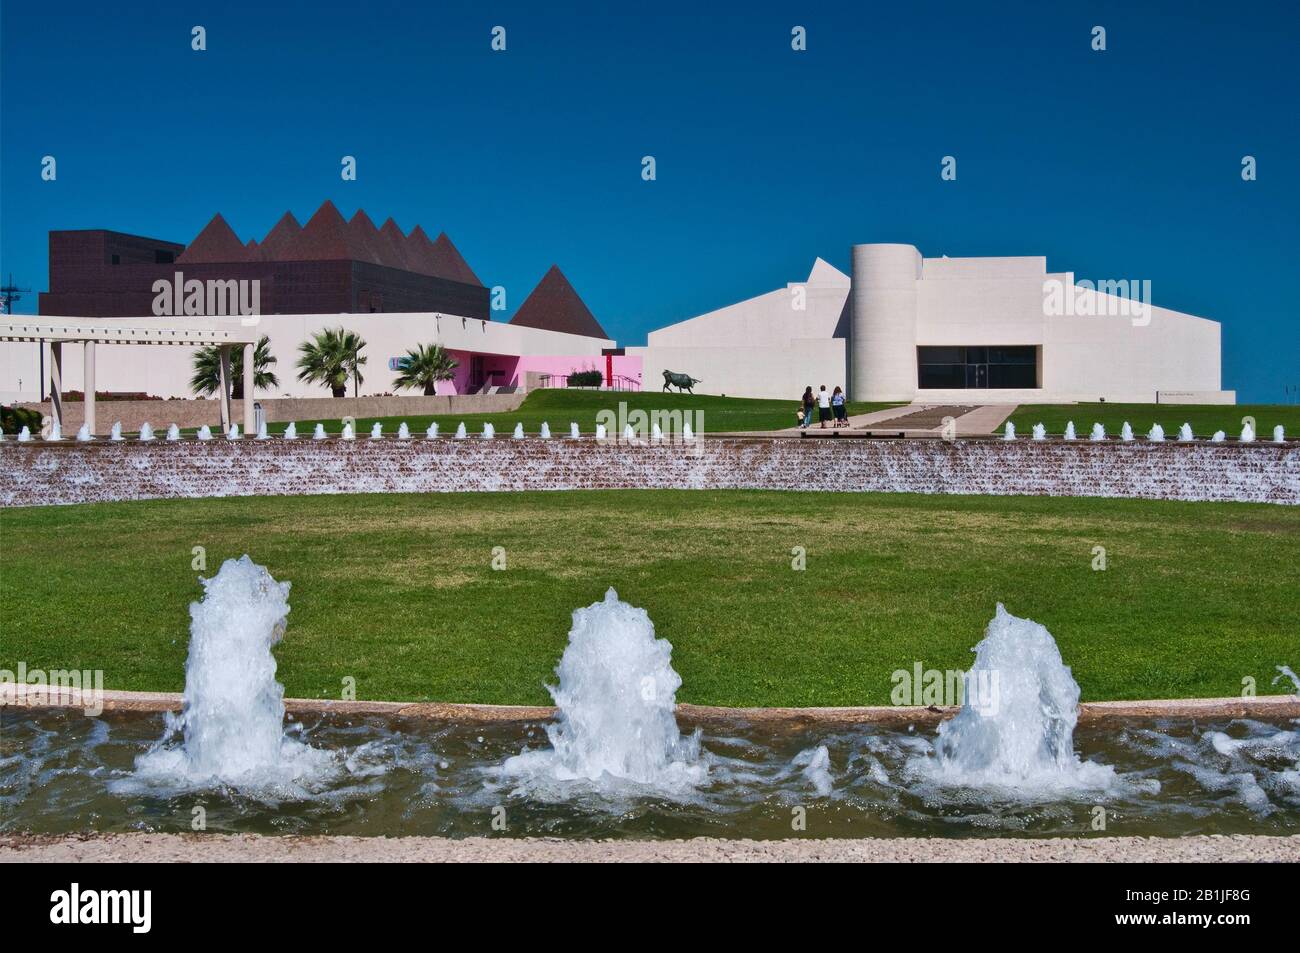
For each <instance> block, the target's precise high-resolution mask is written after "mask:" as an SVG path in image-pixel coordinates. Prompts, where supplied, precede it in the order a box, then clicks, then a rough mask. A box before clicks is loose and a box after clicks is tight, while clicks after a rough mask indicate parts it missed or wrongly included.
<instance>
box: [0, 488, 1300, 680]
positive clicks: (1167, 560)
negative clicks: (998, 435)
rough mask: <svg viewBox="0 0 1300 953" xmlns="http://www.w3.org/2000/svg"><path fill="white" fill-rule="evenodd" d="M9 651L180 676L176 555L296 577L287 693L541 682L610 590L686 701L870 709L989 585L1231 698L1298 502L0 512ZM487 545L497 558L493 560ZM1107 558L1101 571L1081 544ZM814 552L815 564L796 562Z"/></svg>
mask: <svg viewBox="0 0 1300 953" xmlns="http://www.w3.org/2000/svg"><path fill="white" fill-rule="evenodd" d="M0 541H2V544H0V668H6V669H10V670H12V669H14V668H15V667H16V665H17V663H18V662H19V661H25V662H26V663H27V665H28V666H29V667H30V668H46V669H50V668H74V667H75V668H92V669H94V668H101V669H103V670H104V671H105V680H106V684H107V686H108V687H110V688H117V689H152V690H173V691H175V690H179V689H180V688H181V687H182V685H183V666H184V661H185V653H186V646H187V640H188V615H187V604H188V603H189V602H190V601H191V600H193V599H195V598H197V596H198V595H199V591H200V589H199V585H198V582H197V579H196V576H197V575H198V574H197V573H196V572H195V571H193V570H192V569H191V559H192V558H193V557H192V555H191V550H192V548H193V547H195V546H203V547H205V548H206V551H207V559H208V569H207V572H206V573H204V575H211V574H212V573H214V572H215V571H216V569H217V568H218V567H219V565H220V563H221V561H222V560H224V559H227V558H230V557H235V556H239V555H240V554H242V553H245V552H247V553H249V554H251V555H252V556H253V558H254V559H255V560H256V561H258V562H260V563H263V564H265V565H267V566H268V567H269V568H270V570H271V572H272V573H273V574H274V575H275V576H276V577H277V578H279V579H287V580H290V581H291V582H292V584H293V589H292V592H291V594H290V602H291V603H292V606H293V611H292V613H291V615H290V617H289V628H288V634H287V636H286V637H285V639H284V641H283V643H282V644H281V646H280V647H279V649H278V650H277V655H278V658H279V677H280V679H281V680H282V681H283V682H284V684H285V687H286V689H287V691H288V694H289V695H291V696H305V697H338V695H339V691H340V685H341V680H342V679H343V678H344V677H345V676H352V677H354V678H355V679H356V680H357V687H358V695H359V697H361V698H370V699H412V700H444V701H461V702H466V701H476V702H495V703H540V702H546V701H547V700H548V696H547V694H546V693H545V691H544V690H543V688H542V683H543V682H544V681H546V680H548V679H550V678H552V669H553V668H554V666H555V664H556V662H557V661H558V659H559V656H560V653H561V652H562V651H563V649H564V645H565V642H566V637H567V632H568V628H569V622H570V613H571V612H572V610H573V609H574V608H575V607H577V606H582V605H587V604H590V603H592V602H594V601H596V600H598V599H599V598H601V596H602V594H603V593H604V591H605V588H606V587H607V586H611V585H612V586H615V587H616V588H617V589H618V591H619V593H620V594H621V595H622V596H623V597H624V598H626V599H627V600H629V601H630V602H632V603H633V604H635V605H638V606H643V607H645V608H646V609H647V610H648V611H649V613H650V616H651V618H652V619H653V620H654V621H655V624H656V626H657V628H658V632H659V634H660V635H661V636H663V637H666V638H667V639H669V640H670V641H671V642H672V643H673V646H674V652H673V659H674V664H675V665H676V667H677V669H678V670H679V671H680V672H681V674H682V676H683V678H684V679H685V684H684V686H683V688H682V690H681V693H680V696H679V697H680V699H681V700H683V701H688V702H696V703H702V704H720V705H854V704H882V703H887V702H888V697H889V690H890V688H891V682H890V674H891V673H892V672H893V671H894V670H896V669H910V668H911V667H912V665H913V663H914V662H916V661H920V662H922V663H923V664H924V666H925V667H927V668H929V667H933V668H940V669H948V668H966V667H968V666H969V664H970V662H971V658H972V656H971V654H970V651H969V649H970V648H971V647H972V646H973V645H974V644H975V643H976V642H977V641H978V640H979V639H980V637H981V634H982V631H983V629H984V626H985V625H986V624H987V622H988V620H989V618H990V617H991V616H992V614H993V608H994V604H995V603H996V602H997V601H999V600H1001V601H1003V602H1005V603H1006V605H1007V607H1008V609H1009V610H1010V611H1012V612H1014V613H1016V614H1019V615H1026V616H1029V617H1031V618H1034V619H1036V620H1038V621H1040V622H1042V623H1044V624H1045V625H1047V626H1048V628H1049V629H1050V630H1051V631H1052V633H1053V634H1054V635H1055V636H1056V639H1057V641H1058V642H1059V644H1060V646H1061V651H1062V654H1063V655H1064V658H1065V661H1066V663H1067V664H1069V665H1071V666H1073V669H1074V673H1075V677H1076V678H1077V679H1078V680H1079V682H1080V684H1081V685H1082V687H1083V696H1084V698H1085V699H1088V700H1097V699H1138V698H1161V697H1174V698H1178V697H1193V696H1228V695H1236V694H1239V693H1240V691H1241V686H1242V679H1243V678H1245V677H1247V676H1249V677H1253V678H1254V679H1256V681H1257V682H1258V686H1259V691H1260V693H1270V692H1279V691H1281V686H1279V687H1272V686H1271V685H1270V680H1271V678H1272V677H1273V676H1274V675H1275V674H1276V672H1275V666H1277V665H1281V664H1289V665H1290V666H1291V667H1292V668H1300V638H1298V637H1297V633H1300V601H1297V599H1296V588H1295V567H1296V566H1297V565H1300V509H1297V508H1290V507H1282V506H1266V505H1246V504H1212V503H1174V502H1151V501H1140V500H1101V499H1049V498H1029V497H1022V498H1017V497H952V496H913V495H902V494H884V495H876V494H817V493H777V492H711V491H682V492H677V491H611V492H567V493H519V494H454V495H444V494H429V495H373V496H333V497H328V496H317V497H278V498H277V497H269V498H251V499H212V500H184V501H153V502H142V503H120V504H103V505H86V506H67V507H44V508H31V509H7V510H0ZM496 546H502V547H505V549H506V553H507V568H506V569H505V570H504V571H494V570H493V569H492V568H491V567H490V561H491V558H492V549H493V547H496ZM1095 546H1104V547H1105V548H1106V551H1107V560H1108V568H1107V569H1106V570H1105V571H1103V572H1097V571H1094V570H1093V569H1092V568H1091V567H1092V562H1093V558H1094V556H1093V547H1095ZM793 547H804V548H805V549H806V552H807V567H808V568H807V570H806V571H803V572H796V571H794V570H793V569H792V568H791V550H792V548H793Z"/></svg>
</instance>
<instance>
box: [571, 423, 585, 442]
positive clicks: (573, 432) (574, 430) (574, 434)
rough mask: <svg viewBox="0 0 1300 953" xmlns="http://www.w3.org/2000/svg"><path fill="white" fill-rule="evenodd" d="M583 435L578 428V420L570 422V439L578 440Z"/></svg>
mask: <svg viewBox="0 0 1300 953" xmlns="http://www.w3.org/2000/svg"><path fill="white" fill-rule="evenodd" d="M581 435H582V434H581V431H579V430H578V424H577V421H574V422H573V423H570V424H569V439H570V440H577V439H578V437H580V436H581Z"/></svg>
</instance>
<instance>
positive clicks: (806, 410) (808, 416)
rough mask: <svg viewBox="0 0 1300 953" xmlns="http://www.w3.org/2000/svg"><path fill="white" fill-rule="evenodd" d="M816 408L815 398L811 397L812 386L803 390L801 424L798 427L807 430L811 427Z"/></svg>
mask: <svg viewBox="0 0 1300 953" xmlns="http://www.w3.org/2000/svg"><path fill="white" fill-rule="evenodd" d="M816 407H817V398H816V397H814V396H813V389H812V384H809V385H808V386H807V387H806V388H804V392H803V422H802V423H801V424H800V425H799V426H801V427H802V428H803V429H804V430H807V429H808V428H809V427H810V426H811V425H812V420H813V413H814V411H815V409H816Z"/></svg>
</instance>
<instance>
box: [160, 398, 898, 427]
mask: <svg viewBox="0 0 1300 953" xmlns="http://www.w3.org/2000/svg"><path fill="white" fill-rule="evenodd" d="M798 397H799V395H798V394H795V395H792V396H791V398H790V399H789V400H755V399H751V398H744V397H714V396H709V395H707V394H700V395H698V396H695V395H691V394H678V393H662V392H658V391H587V390H569V389H566V388H548V389H546V390H537V391H533V392H531V393H530V394H528V396H527V397H525V398H524V402H523V403H522V404H521V405H520V406H519V408H518V409H517V410H512V411H509V412H507V413H504V414H439V415H434V416H417V415H409V416H406V417H379V418H375V417H358V418H357V424H356V433H357V434H358V435H364V434H366V433H369V432H370V428H371V427H372V426H373V425H374V423H375V421H376V420H379V422H380V423H381V424H383V427H384V433H385V434H388V435H390V436H391V435H392V434H394V433H396V432H397V427H398V425H399V424H401V423H402V422H403V421H405V422H406V424H407V426H408V427H410V428H411V432H412V433H414V434H417V435H418V434H422V433H424V431H425V430H427V429H428V427H429V424H430V423H431V422H432V421H435V420H436V421H437V422H438V429H439V431H440V432H442V433H443V434H450V433H452V432H454V431H455V429H456V425H457V424H459V423H462V422H463V423H464V424H465V427H466V429H468V430H469V432H470V433H477V432H479V431H481V430H482V429H483V424H484V423H487V422H490V423H491V424H492V426H493V427H495V428H496V430H497V433H499V434H501V435H502V436H505V435H506V434H508V433H509V432H510V431H512V430H514V427H515V424H517V423H522V424H523V425H524V429H525V430H526V431H527V432H528V433H530V434H535V433H537V432H538V431H539V430H540V429H541V426H542V422H543V421H546V422H547V423H549V424H550V426H551V432H552V433H555V434H557V435H559V434H567V433H568V432H569V423H570V422H571V421H576V422H577V424H578V426H579V428H580V429H581V431H582V432H583V433H593V432H595V429H596V422H597V421H596V415H597V414H599V413H600V412H601V411H612V412H614V413H615V414H617V413H618V412H619V405H620V404H626V406H627V412H628V413H631V412H632V411H635V410H643V411H645V412H646V413H647V414H649V413H651V412H652V411H668V412H673V411H690V412H694V411H701V412H703V414H704V418H703V420H704V431H705V432H714V433H717V432H720V431H730V430H784V429H786V428H789V427H793V426H795V425H796V424H797V421H796V419H795V416H794V414H795V410H796V407H797V405H798ZM896 406H899V405H898V404H881V403H865V402H859V403H851V404H849V413H850V414H865V413H870V412H871V411H873V410H882V409H884V408H886V407H896ZM687 422H689V423H690V425H691V427H692V429H694V430H696V431H699V429H700V428H699V427H698V426H697V423H696V420H695V418H693V417H691V418H687ZM295 423H296V424H297V426H298V434H299V435H300V436H310V435H311V432H312V430H314V429H315V427H316V424H318V423H320V424H323V425H324V426H325V430H326V432H327V433H339V432H341V431H342V430H343V423H342V421H341V420H340V419H338V418H331V419H328V420H327V419H324V418H320V419H315V420H298V421H295ZM287 425H288V422H287V421H285V422H281V423H270V424H267V427H266V429H267V432H268V433H273V434H274V433H282V432H283V431H284V428H285V427H286V426H287ZM634 425H635V422H634ZM160 429H166V424H165V423H164V424H163V426H162V428H160ZM665 429H666V428H665ZM187 432H188V433H193V430H190V431H187Z"/></svg>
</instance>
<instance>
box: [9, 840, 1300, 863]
mask: <svg viewBox="0 0 1300 953" xmlns="http://www.w3.org/2000/svg"><path fill="white" fill-rule="evenodd" d="M123 861H126V862H148V863H178V862H179V863H187V862H190V863H192V862H199V863H224V862H241V863H245V862H249V861H253V862H292V863H339V862H354V863H355V862H362V863H369V862H372V861H388V862H405V863H431V862H432V863H438V862H443V863H476V862H491V863H501V862H548V861H549V862H586V861H598V862H604V863H610V862H613V863H619V862H624V863H627V862H634V863H635V862H658V863H692V862H697V861H706V862H714V863H717V862H726V863H745V862H773V861H776V862H795V863H798V862H828V863H863V862H885V863H894V862H903V863H952V862H976V863H1008V862H1025V861H1029V862H1034V863H1041V862H1044V861H1050V862H1067V863H1158V862H1171V861H1173V862H1179V863H1188V862H1208V861H1213V862H1292V863H1294V862H1297V861H1300V835H1293V836H1290V837H1266V836H1258V835H1235V836H1231V837H1226V836H1195V837H1106V836H1098V837H1083V838H1071V837H1060V838H1032V839H1031V838H1011V837H1006V838H966V839H958V838H946V837H945V838H934V837H891V838H862V839H848V838H845V839H842V840H814V839H805V838H801V837H791V838H789V839H787V840H771V841H756V840H725V839H721V838H696V839H693V840H663V841H651V840H618V841H591V840H572V841H566V840H558V839H554V838H519V839H514V838H495V837H494V838H487V837H470V838H464V839H455V840H454V839H451V838H445V837H314V836H313V837H301V836H291V835H279V836H260V835H252V834H238V835H227V834H68V835H20V834H19V835H15V834H8V835H0V863H22V862H28V863H69V862H72V863H96V862H111V863H120V862H123Z"/></svg>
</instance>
